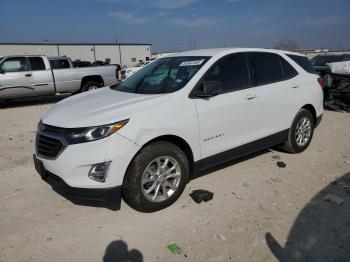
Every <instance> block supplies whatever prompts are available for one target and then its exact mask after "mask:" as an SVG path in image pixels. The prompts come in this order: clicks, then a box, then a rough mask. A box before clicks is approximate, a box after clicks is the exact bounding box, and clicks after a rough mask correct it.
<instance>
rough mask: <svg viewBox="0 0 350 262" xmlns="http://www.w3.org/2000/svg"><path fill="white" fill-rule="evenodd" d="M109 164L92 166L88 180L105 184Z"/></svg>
mask: <svg viewBox="0 0 350 262" xmlns="http://www.w3.org/2000/svg"><path fill="white" fill-rule="evenodd" d="M110 164H111V162H104V163H99V164H95V165H93V166H92V167H91V169H90V172H89V178H90V179H92V180H95V181H97V182H102V183H103V182H105V181H106V177H107V173H108V169H109V165H110Z"/></svg>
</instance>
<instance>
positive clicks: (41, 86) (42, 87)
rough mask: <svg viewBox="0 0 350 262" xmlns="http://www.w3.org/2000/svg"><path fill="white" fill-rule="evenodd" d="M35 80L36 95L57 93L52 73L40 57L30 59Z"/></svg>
mask: <svg viewBox="0 0 350 262" xmlns="http://www.w3.org/2000/svg"><path fill="white" fill-rule="evenodd" d="M28 60H29V64H30V68H31V74H32V77H33V80H34V88H35V95H52V94H54V93H55V86H54V82H53V77H52V72H51V70H50V68H49V66H48V65H47V66H46V65H45V62H44V59H43V58H42V57H39V56H33V57H28Z"/></svg>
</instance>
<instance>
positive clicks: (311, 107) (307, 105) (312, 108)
mask: <svg viewBox="0 0 350 262" xmlns="http://www.w3.org/2000/svg"><path fill="white" fill-rule="evenodd" d="M301 109H306V110H308V111H310V113H311V114H312V117H313V121H314V124H316V122H317V113H316V109H315V107H314V106H313V105H311V104H306V105H304V106H303V107H302V108H301Z"/></svg>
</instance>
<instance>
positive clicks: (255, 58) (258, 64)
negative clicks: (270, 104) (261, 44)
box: [247, 53, 284, 86]
mask: <svg viewBox="0 0 350 262" xmlns="http://www.w3.org/2000/svg"><path fill="white" fill-rule="evenodd" d="M247 55H248V60H249V63H250V68H251V70H252V73H253V75H254V79H253V83H252V84H253V85H254V86H259V85H266V84H270V83H274V82H278V81H282V80H284V74H283V71H282V67H281V63H280V57H279V55H277V54H272V53H247Z"/></svg>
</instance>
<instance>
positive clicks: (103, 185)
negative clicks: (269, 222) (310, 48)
mask: <svg viewBox="0 0 350 262" xmlns="http://www.w3.org/2000/svg"><path fill="white" fill-rule="evenodd" d="M310 70H313V68H312V65H311V64H310V62H309V60H308V59H307V58H306V57H305V56H302V55H300V54H297V53H291V52H284V51H277V50H268V49H245V48H233V49H232V48H231V49H230V48H227V49H207V50H195V51H189V52H182V53H177V54H173V55H170V56H168V57H164V58H160V59H157V60H156V61H154V62H153V63H151V64H149V65H148V66H146V67H144V68H142V69H140V70H139V71H138V72H136V73H135V74H134V75H132V76H131V77H129V78H128V79H126V80H124V81H122V82H120V83H119V84H117V85H114V86H111V87H106V88H102V89H99V90H95V91H93V92H90V93H86V94H80V95H76V96H73V97H70V98H67V99H65V100H62V101H61V102H59V103H57V104H56V105H54V106H53V107H52V108H51V109H50V110H49V111H47V112H46V113H45V114H44V115H43V117H42V119H41V121H40V123H39V125H38V133H37V140H36V153H35V155H34V161H35V166H36V169H37V170H38V172H39V174H41V176H42V178H43V179H45V180H46V181H51V182H50V184H51V185H53V186H55V185H56V184H59V185H60V187H61V188H65V191H66V192H74V194H79V195H80V194H84V195H85V197H86V196H89V195H90V196H92V192H99V193H101V194H102V192H103V194H107V193H111V192H115V193H116V192H118V194H116V195H118V196H119V195H120V194H122V195H123V197H124V199H125V201H126V202H127V203H128V204H129V205H130V206H132V207H133V208H135V209H136V210H139V211H143V212H153V211H157V210H160V209H162V208H165V207H168V206H169V205H171V204H172V203H174V202H175V201H176V199H177V198H178V197H179V196H180V195H181V193H182V192H183V190H184V188H185V186H186V184H187V183H188V182H189V180H190V179H191V178H193V177H195V176H197V175H198V174H200V173H201V172H203V171H204V170H207V169H209V168H212V167H214V166H216V165H218V164H223V163H225V162H227V161H230V160H233V159H235V158H238V157H241V156H243V155H246V154H250V153H253V152H256V151H259V150H262V149H264V148H267V147H271V146H275V145H283V147H284V148H285V149H286V150H287V151H289V152H291V153H299V152H302V151H304V150H305V149H306V148H307V147H308V146H309V144H310V142H311V139H312V137H313V132H314V128H315V127H316V126H317V125H318V123H319V121H320V119H321V116H322V112H323V96H322V86H321V83H322V82H321V81H319V78H318V76H317V75H315V74H313V73H312V72H310ZM83 191H84V192H85V193H83ZM111 194H112V193H111ZM114 201H117V199H116V198H114Z"/></svg>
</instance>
